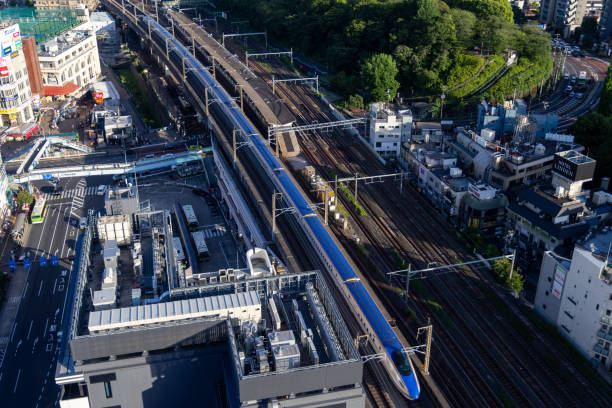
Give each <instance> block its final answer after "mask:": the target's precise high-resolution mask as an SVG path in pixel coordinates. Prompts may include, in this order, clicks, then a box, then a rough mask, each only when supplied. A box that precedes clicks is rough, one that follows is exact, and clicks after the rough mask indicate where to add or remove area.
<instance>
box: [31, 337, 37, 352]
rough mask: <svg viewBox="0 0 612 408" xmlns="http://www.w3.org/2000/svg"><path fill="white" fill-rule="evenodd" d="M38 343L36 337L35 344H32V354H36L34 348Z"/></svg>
mask: <svg viewBox="0 0 612 408" xmlns="http://www.w3.org/2000/svg"><path fill="white" fill-rule="evenodd" d="M37 344H38V337H37V338H35V339H34V345H33V346H32V354H34V349H35V348H36V345H37Z"/></svg>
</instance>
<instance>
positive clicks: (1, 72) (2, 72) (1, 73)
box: [0, 65, 9, 77]
mask: <svg viewBox="0 0 612 408" xmlns="http://www.w3.org/2000/svg"><path fill="white" fill-rule="evenodd" d="M7 76H9V72H8V67H7V66H6V65H5V66H3V67H2V66H0V77H7Z"/></svg>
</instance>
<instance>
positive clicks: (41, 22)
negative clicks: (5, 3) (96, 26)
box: [0, 7, 78, 43]
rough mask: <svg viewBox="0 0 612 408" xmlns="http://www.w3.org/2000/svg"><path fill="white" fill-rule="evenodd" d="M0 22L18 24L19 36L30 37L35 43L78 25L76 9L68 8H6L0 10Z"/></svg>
mask: <svg viewBox="0 0 612 408" xmlns="http://www.w3.org/2000/svg"><path fill="white" fill-rule="evenodd" d="M0 21H1V22H2V25H11V24H19V29H20V31H21V35H32V36H34V37H35V38H36V42H37V43H41V42H44V41H46V40H48V39H49V38H53V37H55V36H56V35H58V34H60V33H62V32H64V31H66V30H68V29H70V28H72V27H74V26H76V25H77V24H78V21H77V13H76V9H69V8H51V9H36V8H31V7H8V8H5V9H2V10H0Z"/></svg>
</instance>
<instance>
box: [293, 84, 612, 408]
mask: <svg viewBox="0 0 612 408" xmlns="http://www.w3.org/2000/svg"><path fill="white" fill-rule="evenodd" d="M306 95H307V94H303V95H298V96H297V97H296V98H297V99H298V100H301V99H302V98H304V99H309V98H306ZM310 102H313V101H310ZM300 105H301V106H300ZM306 105H310V103H308V104H304V103H302V102H301V101H298V102H297V104H296V106H300V107H301V108H302V110H304V108H305V107H306ZM309 115H312V116H311V117H310V118H307V117H305V116H303V117H302V119H303V120H304V121H309V120H312V118H317V117H318V119H317V120H329V119H328V118H327V117H325V116H320V115H322V114H320V113H316V112H314V111H313V112H310V113H309ZM319 139H320V140H325V142H324V143H325V144H327V145H329V146H331V147H333V148H334V150H336V148H337V147H338V146H337V145H336V144H335V142H334V141H333V140H331V141H327V140H326V139H327V138H326V137H325V136H323V135H319ZM314 145H315V146H316V145H317V143H314ZM352 149H355V153H354V156H353V157H352V158H351V155H350V153H349V154H348V155H346V157H344V160H343V161H342V162H343V165H342V166H343V167H345V168H346V169H347V170H348V169H352V168H354V166H355V164H357V165H358V168H359V169H361V171H359V172H360V173H361V174H380V173H381V171H380V170H381V169H380V166H375V165H374V164H373V163H374V162H373V161H372V160H371V158H370V161H368V160H366V159H365V158H366V157H369V152H367V151H365V152H364V153H359V152H360V150H359V147H350V148H349V151H350V150H352ZM304 150H308V149H304ZM318 152H319V153H320V154H321V155H322V156H325V155H323V154H322V153H321V151H320V150H318ZM326 152H327V154H328V155H329V157H328V158H327V160H329V162H327V165H332V166H334V167H336V165H337V163H336V161H337V156H331V153H329V150H327V151H326ZM339 152H340V153H344V152H346V150H344V152H343V151H341V150H339ZM307 154H311V159H314V157H312V152H308V153H307ZM339 155H340V156H341V154H339ZM320 157H321V156H319V159H320ZM319 161H322V160H319ZM376 170H378V172H377V173H376V172H375V171H376ZM382 170H383V171H384V169H382ZM351 173H352V172H351ZM373 189H374V188H373ZM365 191H366V192H367V191H368V189H367V188H366V189H365ZM383 191H384V193H388V192H389V191H388V189H386V190H383ZM378 194H380V191H378ZM395 194H397V191H395ZM364 196H365V197H366V198H364ZM378 197H379V198H380V195H379V196H378ZM361 198H362V199H363V200H364V202H365V201H368V203H367V204H365V205H366V206H368V208H370V209H371V213H372V214H380V213H381V212H380V209H376V208H373V210H374V211H372V208H371V207H369V206H370V205H372V204H371V203H370V201H371V200H372V198H371V197H368V193H366V194H365V195H364V189H362V190H361ZM412 198H413V199H414V197H412ZM387 201H393V200H387ZM414 201H415V202H418V201H419V200H418V199H416V200H414ZM422 204H423V203H419V205H420V206H421V207H423V206H422ZM345 207H346V208H347V209H349V210H350V208H351V204H348V203H345ZM405 210H406V208H402V207H397V208H396V209H395V213H402V212H404V211H405ZM425 212H427V211H425ZM382 213H383V214H384V212H382ZM395 213H394V214H395ZM428 215H429V214H428ZM429 217H431V216H430V215H429ZM353 218H355V219H359V218H360V217H358V216H355V214H353ZM372 218H376V219H377V220H378V217H372ZM422 221H423V220H422ZM397 224H399V223H398V222H397V220H395V219H394V220H393V222H392V223H391V225H397ZM439 224H440V222H439V220H433V222H432V223H427V222H421V223H418V224H417V223H416V222H415V220H414V219H413V220H412V221H411V223H406V225H411V226H412V227H414V230H415V231H419V233H420V234H425V231H429V234H427V235H422V236H421V237H419V238H420V240H421V241H423V242H427V241H430V240H431V241H435V240H437V239H440V241H444V239H441V238H443V237H444V235H445V234H447V233H448V230H445V229H443V228H441V227H440V225H439ZM432 226H435V233H433V234H432V232H433V231H432V230H431V227H432ZM393 229H394V228H392V227H390V225H389V224H388V223H387V222H385V223H382V222H381V225H380V230H381V231H384V233H383V235H387V238H388V239H387V242H386V243H384V244H383V243H381V241H382V242H384V238H381V237H380V236H375V235H374V236H372V237H371V241H373V242H372V245H373V246H378V247H381V248H384V247H382V246H383V245H389V243H390V244H391V246H393V247H396V248H398V250H401V253H402V254H403V255H404V256H406V257H407V258H410V259H414V260H419V259H420V260H421V261H423V260H425V259H428V258H430V257H429V256H428V255H429V254H432V253H433V254H436V255H435V258H437V259H440V261H441V262H446V263H452V261H454V259H462V258H463V257H464V256H465V254H463V253H462V252H463V251H462V250H461V248H458V246H457V244H456V242H455V243H453V242H450V241H449V240H445V241H446V242H445V245H444V246H445V247H446V251H445V253H443V252H441V251H440V249H439V247H436V246H433V245H429V246H427V245H426V244H422V245H421V246H419V247H417V246H415V245H413V246H412V247H411V248H410V249H409V250H406V248H407V247H409V246H406V244H405V243H402V242H396V240H397V235H399V234H398V233H397V228H396V230H395V231H394V230H393ZM400 229H401V228H400ZM378 235H380V234H378ZM402 235H405V232H404V231H402ZM412 241H417V240H416V239H413V240H411V241H410V242H412ZM380 252H381V254H379V257H380V258H382V259H383V260H384V262H385V264H387V265H389V264H390V265H392V264H393V262H392V260H391V259H390V257H389V255H388V254H387V253H385V251H380ZM460 256H461V257H460ZM449 260H450V262H449ZM362 270H363V269H362ZM472 273H473V274H472V275H471V276H469V277H466V276H463V275H461V276H462V277H461V278H460V279H463V280H464V282H460V284H463V285H465V286H466V287H469V290H470V291H471V294H470V295H474V294H475V295H476V296H477V297H478V296H481V297H482V294H480V295H478V290H477V288H475V287H473V286H470V285H468V284H466V282H468V283H469V281H465V279H468V278H469V279H478V280H479V281H482V278H481V276H480V275H478V274H477V271H472ZM458 276H459V274H458ZM379 282H380V280H379V281H377V282H375V283H376V285H375V286H376V287H375V291H376V292H377V294H378V295H379V297H381V294H384V290H385V288H384V286H385V284H384V283H383V284H379ZM386 286H387V290H388V286H389V285H388V284H386ZM438 286H439V287H438ZM456 288H457V287H455V288H451V287H449V286H448V285H447V284H446V283H445V282H437V284H436V285H430V289H431V290H432V291H435V293H436V294H438V298H440V299H442V298H447V297H448V298H451V299H454V300H458V301H459V303H458V304H460V305H461V307H462V308H463V313H460V312H459V311H455V313H454V314H453V316H454V317H455V321H461V322H462V324H463V323H464V320H463V318H464V317H465V316H466V315H468V314H469V313H470V311H477V312H480V313H481V312H482V311H481V310H478V308H479V307H482V305H481V304H477V303H475V302H471V301H463V299H458V297H457V296H456V295H455V294H454V293H453V289H456ZM453 296H454V298H453ZM463 297H465V296H462V298H463ZM381 298H382V297H381ZM470 302H471V303H470ZM386 303H391V304H392V307H391V309H392V310H393V312H394V314H395V315H398V316H399V315H401V314H402V313H401V306H397V304H394V303H393V302H386ZM482 303H483V304H486V302H482ZM445 304H446V305H448V306H449V307H448V308H449V310H452V311H454V308H453V305H454V302H449V301H446V303H445ZM398 307H400V309H398ZM422 313H423V312H422ZM424 313H426V312H424ZM399 323H400V325H401V326H402V331H403V332H404V333H406V334H407V335H408V337H412V336H410V334H409V333H411V332H412V333H413V332H414V330H413V329H412V331H411V328H410V327H408V325H407V324H406V323H405V321H404V319H399ZM492 324H493V323H491V325H489V326H488V327H484V328H483V327H480V326H478V327H479V328H480V330H482V331H485V329H486V331H491V330H493V331H495V329H494V328H493V326H492ZM440 326H444V325H443V324H441V325H440ZM499 327H501V328H504V333H505V332H506V331H508V330H507V329H508V327H507V326H503V325H500V326H498V328H499ZM465 328H466V330H467V331H468V332H469V327H468V326H465ZM439 331H440V330H439V329H437V331H436V332H437V333H438V332H439ZM510 331H512V328H511V327H510ZM437 336H438V338H441V337H444V335H442V336H440V335H439V334H438V335H437ZM446 336H447V337H445V338H452V337H453V336H456V334H453V333H446ZM476 337H477V338H472V339H471V341H475V340H478V336H476ZM513 339H514V340H515V341H518V340H520V339H518V337H517V336H516V335H515V336H514V337H513ZM503 340H504V339H502V338H500V336H498V337H497V338H493V339H490V340H489V343H488V345H489V346H490V348H488V347H486V346H484V345H483V346H482V347H481V350H480V353H482V352H483V349H484V357H482V360H487V361H488V364H487V365H492V366H494V367H497V370H495V371H496V374H499V376H500V377H501V379H502V382H503V383H504V385H505V387H506V388H507V389H508V390H509V392H510V394H511V398H512V399H513V401H514V402H516V403H517V404H518V405H521V406H522V405H533V401H534V400H538V401H542V400H551V398H550V396H549V395H548V394H550V393H548V394H547V393H546V392H545V391H544V390H545V389H546V388H544V385H542V384H540V383H539V380H537V379H536V381H535V382H533V383H531V381H530V380H533V379H535V378H536V377H535V376H532V377H528V376H527V375H524V376H525V377H527V378H528V380H525V381H530V387H529V389H531V392H527V391H521V390H520V389H519V388H520V387H521V386H524V385H525V381H523V382H522V383H517V381H516V380H514V379H513V378H512V377H517V376H513V375H510V374H508V372H507V371H509V370H507V367H517V366H518V367H519V369H520V370H522V371H525V370H530V369H532V368H533V367H529V368H527V365H526V364H522V363H520V361H522V360H520V356H519V355H518V352H517V351H514V349H512V348H511V347H510V346H509V345H507V343H508V342H507V340H506V341H505V342H504V341H503ZM450 343H452V342H450ZM496 343H500V344H501V345H497V346H496ZM523 344H524V341H523ZM457 347H458V348H456V349H455V351H457V350H458V349H459V348H460V347H461V346H457ZM496 347H497V348H496ZM502 348H503V349H502ZM527 349H529V347H528V348H527ZM491 350H494V351H495V352H496V354H500V353H501V354H503V353H504V352H505V353H506V354H508V355H509V357H507V358H506V360H505V362H504V363H500V362H498V361H497V357H496V356H493V353H492V352H491ZM532 356H533V353H532ZM536 357H537V356H536ZM473 358H474V356H468V355H467V354H466V355H465V356H464V361H465V362H468V363H470V362H472V361H471V359H473ZM560 358H562V356H560ZM509 360H511V361H509ZM535 361H536V364H539V363H541V360H540V361H539V362H538V360H537V359H536V360H535ZM446 363H449V365H450V361H446ZM566 364H567V363H566ZM468 366H469V367H473V370H474V371H473V372H472V374H476V375H470V378H471V379H472V380H473V379H476V378H478V377H479V376H478V375H477V374H478V373H479V372H481V370H482V368H481V367H479V366H477V364H468ZM464 367H465V366H463V364H459V368H460V370H464V369H465V368H464ZM435 370H436V368H434V373H435V372H436V371H435ZM441 374H442V375H440V377H439V378H442V377H445V376H446V375H447V374H448V372H446V373H441ZM522 374H523V373H521V375H522ZM509 377H510V378H509ZM548 377H549V376H547V378H548ZM553 377H554V376H553ZM538 378H539V376H538ZM551 378H552V377H551ZM555 378H556V377H555ZM364 379H365V377H364ZM506 381H509V382H508V383H506ZM553 382H554V381H553ZM450 383H452V381H443V384H444V385H445V386H446V387H448V388H453V389H454V391H455V392H456V391H457V390H458V387H456V385H455V384H453V385H450ZM462 385H468V386H469V384H462ZM485 385H486V384H485ZM485 385H483V384H479V385H478V386H477V387H478V389H479V392H480V396H481V397H482V399H481V400H480V401H477V400H478V399H477V398H476V397H473V398H472V400H470V401H466V400H465V399H464V400H462V401H459V398H456V399H455V400H454V401H456V402H458V403H459V402H460V405H464V406H467V405H469V406H502V405H505V404H506V402H507V401H504V400H503V398H499V397H497V396H496V395H495V393H494V392H493V391H494V390H491V389H490V386H489V385H486V386H485ZM547 385H549V384H547ZM366 387H367V388H376V387H369V386H367V385H366ZM554 388H556V390H555V391H559V390H560V389H561V394H563V395H564V397H567V396H568V392H567V390H566V389H565V388H566V387H565V386H564V384H562V383H557V384H555V385H554ZM469 391H471V390H468V392H469ZM564 391H565V392H564ZM459 395H462V397H463V396H465V394H459ZM379 397H380V396H374V397H371V399H372V400H374V401H377V399H378V398H379ZM534 397H535V398H534ZM466 399H467V398H466ZM483 401H484V402H485V404H484V405H483V404H482V402H483ZM594 401H596V402H597V403H598V405H601V406H606V405H604V404H605V401H603V402H604V404H601V402H602V400H601V399H598V398H597V397H595V398H594ZM379 402H380V401H379ZM466 402H467V404H465V403H466ZM565 402H566V403H567V402H569V404H567V405H568V406H569V405H575V404H574V402H575V400H574V401H565ZM538 405H540V404H538ZM553 405H555V404H554V403H553V402H552V400H551V401H549V402H547V403H546V404H542V406H553ZM383 406H385V405H383Z"/></svg>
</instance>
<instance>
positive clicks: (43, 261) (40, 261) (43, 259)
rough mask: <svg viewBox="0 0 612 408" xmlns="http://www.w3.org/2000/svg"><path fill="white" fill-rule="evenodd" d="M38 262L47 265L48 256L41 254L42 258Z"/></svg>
mask: <svg viewBox="0 0 612 408" xmlns="http://www.w3.org/2000/svg"><path fill="white" fill-rule="evenodd" d="M38 263H39V264H40V266H47V258H45V257H44V256H41V257H40V258H38Z"/></svg>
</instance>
